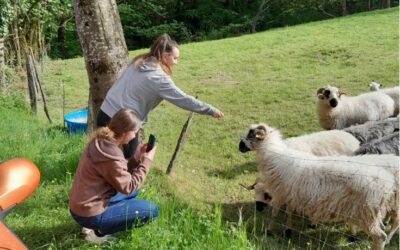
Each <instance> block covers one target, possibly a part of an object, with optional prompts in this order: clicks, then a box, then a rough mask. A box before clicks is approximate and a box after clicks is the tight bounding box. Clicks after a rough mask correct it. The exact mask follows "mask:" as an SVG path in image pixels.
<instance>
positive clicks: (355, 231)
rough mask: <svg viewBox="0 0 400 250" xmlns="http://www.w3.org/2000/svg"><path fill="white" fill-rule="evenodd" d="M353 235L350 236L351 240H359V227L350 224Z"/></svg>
mask: <svg viewBox="0 0 400 250" xmlns="http://www.w3.org/2000/svg"><path fill="white" fill-rule="evenodd" d="M350 230H351V235H350V236H349V237H348V238H349V241H350V242H355V241H356V240H357V237H356V235H357V227H356V226H355V225H350Z"/></svg>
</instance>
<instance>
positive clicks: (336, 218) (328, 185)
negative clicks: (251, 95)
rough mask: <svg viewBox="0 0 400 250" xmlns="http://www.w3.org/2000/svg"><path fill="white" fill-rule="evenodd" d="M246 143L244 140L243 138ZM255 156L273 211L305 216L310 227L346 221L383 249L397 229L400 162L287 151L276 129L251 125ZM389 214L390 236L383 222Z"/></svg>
mask: <svg viewBox="0 0 400 250" xmlns="http://www.w3.org/2000/svg"><path fill="white" fill-rule="evenodd" d="M242 140H244V139H242ZM245 140H246V145H247V146H248V147H250V149H251V150H255V151H256V155H257V160H258V162H259V165H258V170H259V171H260V173H261V177H260V178H261V179H262V183H263V185H266V186H267V187H265V188H266V189H267V190H268V192H269V193H270V195H271V203H272V205H273V206H274V207H280V206H281V205H283V204H287V207H288V209H289V210H293V211H296V212H297V213H299V214H304V215H306V216H308V217H309V218H310V219H311V221H312V222H314V223H316V222H345V223H346V224H348V225H350V226H352V227H354V226H355V227H358V228H360V229H361V230H363V231H364V232H365V233H367V234H368V235H369V236H370V237H371V238H372V239H373V242H372V249H383V248H384V244H385V242H386V243H389V242H390V239H391V237H392V236H393V234H394V233H395V232H396V231H397V229H398V224H399V217H398V215H399V212H400V211H399V197H398V194H399V190H398V184H399V180H398V178H399V157H398V156H394V155H362V156H328V157H318V156H314V155H312V154H309V153H305V152H301V151H298V150H294V149H291V148H289V147H288V146H287V145H286V144H285V143H284V142H283V140H282V136H281V134H280V132H279V131H278V130H277V129H274V128H271V127H269V126H268V125H266V124H259V125H253V126H251V127H250V130H249V132H248V134H247V136H246V138H245ZM387 213H389V214H390V216H391V221H390V223H391V228H390V231H389V234H388V236H387V235H386V233H385V232H384V230H383V229H382V225H383V222H382V219H383V218H384V217H385V216H386V214H387Z"/></svg>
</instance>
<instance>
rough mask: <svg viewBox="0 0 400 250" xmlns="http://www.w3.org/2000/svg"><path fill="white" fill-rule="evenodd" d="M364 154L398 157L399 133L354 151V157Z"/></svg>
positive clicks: (365, 144) (371, 142) (366, 144)
mask: <svg viewBox="0 0 400 250" xmlns="http://www.w3.org/2000/svg"><path fill="white" fill-rule="evenodd" d="M363 154H395V155H397V156H398V155H399V132H396V133H393V134H390V135H387V136H384V137H382V138H380V139H376V140H373V141H370V142H368V143H364V144H363V145H362V146H361V147H360V148H358V149H357V150H356V151H354V155H363Z"/></svg>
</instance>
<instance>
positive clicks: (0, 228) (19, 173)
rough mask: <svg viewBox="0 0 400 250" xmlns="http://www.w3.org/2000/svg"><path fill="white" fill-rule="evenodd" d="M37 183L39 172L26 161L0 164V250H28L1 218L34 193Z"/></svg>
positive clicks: (20, 159) (22, 159)
mask: <svg viewBox="0 0 400 250" xmlns="http://www.w3.org/2000/svg"><path fill="white" fill-rule="evenodd" d="M39 181H40V172H39V170H38V168H37V167H36V165H35V164H34V163H33V162H31V161H30V160H28V159H24V158H16V159H12V160H9V161H5V162H3V163H1V164H0V249H12V250H19V249H28V248H27V247H26V246H25V245H24V244H23V243H22V241H21V240H20V239H18V237H17V236H16V235H15V234H14V233H13V232H12V231H11V229H9V228H8V227H7V226H6V225H5V224H4V222H3V218H4V217H5V216H6V215H7V214H8V213H9V211H10V210H11V209H12V208H13V207H14V206H16V205H17V204H19V203H20V202H22V201H24V200H25V199H26V198H28V197H29V196H30V195H31V194H32V193H33V192H34V191H35V189H36V188H37V186H38V185H39Z"/></svg>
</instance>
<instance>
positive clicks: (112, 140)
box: [69, 109, 158, 244]
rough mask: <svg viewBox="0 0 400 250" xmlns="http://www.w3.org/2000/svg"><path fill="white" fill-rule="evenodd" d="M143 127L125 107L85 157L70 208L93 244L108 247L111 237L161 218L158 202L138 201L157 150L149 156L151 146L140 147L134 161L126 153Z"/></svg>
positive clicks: (99, 132)
mask: <svg viewBox="0 0 400 250" xmlns="http://www.w3.org/2000/svg"><path fill="white" fill-rule="evenodd" d="M140 124H141V122H140V120H139V119H138V118H137V116H136V114H135V113H134V112H133V111H132V110H130V109H121V110H120V111H118V112H117V113H116V114H115V115H114V116H113V117H112V119H111V121H110V123H109V125H108V126H107V127H101V128H99V129H97V130H96V132H95V133H94V135H93V136H92V138H91V140H90V141H89V143H88V145H87V146H86V148H85V151H84V152H83V153H82V155H81V158H80V160H79V165H78V168H77V170H76V174H75V176H74V181H73V183H72V187H71V192H70V197H69V198H70V199H69V208H70V212H71V215H72V217H73V218H74V220H75V221H76V222H77V223H78V224H79V225H81V226H82V227H83V229H82V233H84V234H86V237H85V239H86V240H87V241H89V242H92V243H97V244H101V243H104V242H106V241H108V240H110V239H112V238H113V237H112V236H111V234H113V233H116V232H119V231H123V230H126V229H130V228H132V227H133V226H140V225H143V224H145V223H147V222H150V221H151V220H152V219H154V218H156V217H157V216H158V208H157V206H156V205H155V204H153V203H151V202H149V201H146V200H140V199H137V197H136V196H137V195H138V188H139V186H140V185H141V184H142V183H143V182H144V180H145V178H146V176H147V175H148V173H149V170H150V165H151V163H152V161H153V158H154V155H155V152H156V147H154V148H153V149H152V150H150V151H149V152H146V148H147V144H141V145H139V147H138V148H137V150H136V152H135V154H134V155H133V157H132V158H131V159H129V161H128V160H126V159H125V157H124V153H123V151H122V145H124V144H127V143H128V142H129V141H130V140H132V139H133V138H135V135H136V134H137V132H138V130H139V128H140Z"/></svg>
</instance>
